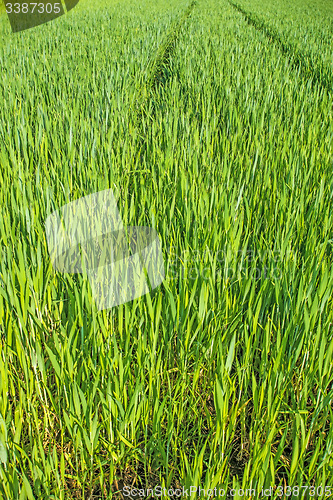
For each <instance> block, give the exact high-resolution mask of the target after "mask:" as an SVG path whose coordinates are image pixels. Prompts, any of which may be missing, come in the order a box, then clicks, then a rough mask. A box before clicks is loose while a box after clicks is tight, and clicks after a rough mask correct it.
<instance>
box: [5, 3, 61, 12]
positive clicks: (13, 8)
mask: <svg viewBox="0 0 333 500" xmlns="http://www.w3.org/2000/svg"><path fill="white" fill-rule="evenodd" d="M6 12H7V14H34V13H38V14H44V13H45V12H46V13H47V14H52V13H54V14H60V12H61V9H60V3H54V4H52V3H47V4H44V3H22V4H20V3H6Z"/></svg>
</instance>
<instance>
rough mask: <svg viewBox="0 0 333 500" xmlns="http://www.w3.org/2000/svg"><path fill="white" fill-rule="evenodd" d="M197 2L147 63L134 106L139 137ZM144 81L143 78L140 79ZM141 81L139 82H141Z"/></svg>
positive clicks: (169, 72)
mask: <svg viewBox="0 0 333 500" xmlns="http://www.w3.org/2000/svg"><path fill="white" fill-rule="evenodd" d="M196 3H197V0H192V2H191V3H190V5H189V6H188V7H187V9H186V10H185V12H184V13H183V15H182V16H181V17H180V18H179V19H178V20H177V21H176V22H175V23H174V24H173V25H172V26H171V28H170V30H169V31H168V33H167V35H166V37H165V39H164V41H163V42H162V43H161V45H160V46H159V47H158V49H157V51H156V53H155V56H154V57H153V58H151V60H150V62H149V63H148V71H147V73H146V74H147V77H146V79H145V81H143V83H141V86H140V88H139V91H138V94H137V97H136V100H135V105H134V110H133V111H134V126H135V127H136V128H137V129H138V130H139V131H140V136H141V137H142V138H144V136H145V134H144V131H143V130H142V120H143V119H144V118H146V117H147V116H149V114H148V110H147V107H148V105H149V104H152V108H151V109H152V111H153V113H150V118H153V115H154V110H155V105H156V103H157V102H158V95H157V93H158V90H159V89H160V88H161V87H163V86H164V85H165V83H166V82H167V81H168V79H169V78H170V77H171V74H172V72H171V68H170V66H171V60H172V55H173V52H174V50H175V47H176V44H177V41H178V38H179V36H180V33H181V29H182V27H183V25H184V23H185V21H186V20H187V18H188V17H189V16H190V15H191V13H192V11H193V9H194V7H195V5H196ZM142 80H144V78H142ZM142 80H141V81H142Z"/></svg>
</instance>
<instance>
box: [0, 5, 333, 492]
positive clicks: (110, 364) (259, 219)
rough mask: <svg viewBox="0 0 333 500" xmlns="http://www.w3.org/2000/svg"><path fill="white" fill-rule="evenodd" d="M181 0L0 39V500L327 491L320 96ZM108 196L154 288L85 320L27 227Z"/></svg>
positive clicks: (270, 52)
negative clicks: (154, 258) (144, 245)
mask: <svg viewBox="0 0 333 500" xmlns="http://www.w3.org/2000/svg"><path fill="white" fill-rule="evenodd" d="M189 4H190V2H187V1H184V2H178V1H176V0H173V1H170V2H168V5H166V3H165V2H163V1H162V0H160V1H158V2H151V1H148V0H147V1H142V2H140V3H137V2H125V1H123V2H120V3H118V4H114V3H112V2H110V3H107V2H100V3H99V4H98V6H96V9H95V10H93V9H91V8H89V9H86V8H85V5H86V4H85V3H84V2H83V1H82V4H81V2H80V7H77V12H76V13H75V11H74V10H73V11H72V13H71V14H70V15H68V16H63V17H62V18H61V19H59V20H57V21H55V22H52V23H48V24H46V25H43V26H42V27H39V28H38V30H37V28H36V29H34V30H31V31H27V32H25V33H20V34H17V35H15V36H10V30H9V26H8V24H6V22H5V21H3V22H2V24H1V34H0V37H1V41H0V59H1V60H2V61H4V66H3V72H2V79H1V80H0V99H1V101H2V102H3V103H4V105H3V107H1V108H0V185H1V190H0V196H1V205H0V206H1V208H0V251H1V260H0V332H1V344H0V374H1V375H0V478H1V480H0V495H2V496H3V497H4V498H6V499H7V498H8V499H13V500H14V499H16V498H29V499H30V498H36V499H40V498H57V500H58V499H64V500H67V499H70V498H73V499H74V498H80V497H81V498H93V496H92V494H93V493H94V494H96V495H99V497H98V498H111V486H113V488H114V490H115V489H116V487H117V485H118V487H120V486H119V485H120V484H128V485H129V484H130V483H132V481H133V480H136V484H137V485H139V484H140V482H139V481H141V484H142V485H143V486H145V487H146V488H147V487H148V486H150V487H151V486H154V485H156V484H161V485H162V486H167V487H170V486H173V487H176V486H178V485H184V486H185V487H189V486H191V485H192V486H199V485H200V486H201V487H202V488H206V489H207V488H214V487H215V486H217V487H221V488H222V487H223V488H225V489H226V490H227V489H228V488H229V489H230V488H232V487H239V488H240V487H243V488H250V487H252V488H256V489H257V490H258V489H260V490H261V488H262V487H264V488H268V487H270V486H275V487H277V486H278V485H281V484H282V485H284V484H288V485H290V486H294V485H308V486H311V485H316V486H318V485H322V486H323V487H324V488H325V486H333V484H332V470H333V469H332V468H333V460H332V442H333V441H332V439H333V434H332V425H331V423H332V408H331V404H332V396H333V386H332V378H333V377H332V359H333V336H332V323H333V313H332V297H333V270H332V269H331V263H332V242H333V237H332V236H333V235H332V229H331V228H332V223H333V212H332V194H333V179H332V174H331V169H332V137H333V128H332V127H333V125H332V123H333V122H332V100H331V95H330V94H329V93H328V92H327V90H325V89H323V88H321V86H320V85H311V84H310V82H309V81H308V80H307V79H306V78H305V77H304V76H302V75H301V74H298V73H297V71H295V68H294V67H293V65H292V63H291V61H290V59H289V58H288V57H286V56H284V55H283V54H282V53H281V52H279V51H278V49H277V47H276V46H275V45H274V44H271V43H269V41H268V40H267V37H265V35H264V34H261V33H260V32H258V31H257V30H256V29H255V28H254V27H250V26H249V25H248V24H247V23H246V22H245V20H244V17H243V16H242V15H241V14H240V13H237V12H236V11H235V10H234V9H233V8H232V7H231V6H230V5H229V3H228V2H227V1H226V0H223V2H217V1H216V0H209V1H208V2H206V1H205V2H204V1H203V0H198V2H197V5H196V6H195V8H194V9H193V10H192V11H191V14H190V15H189V16H188V17H186V18H183V16H184V12H186V9H187V8H188V6H189ZM119 5H121V8H119ZM74 13H75V15H74ZM180 19H183V21H182V26H181V29H180V31H179V36H178V38H177V43H176V44H174V46H173V47H172V56H170V57H169V58H163V57H162V56H163V50H162V49H161V47H162V48H163V47H166V46H167V45H165V40H166V38H165V37H166V35H167V34H169V33H170V30H171V31H172V27H173V26H175V27H176V26H178V21H179V20H180ZM37 33H38V36H37ZM156 54H157V55H158V54H162V56H161V57H160V58H158V57H157V55H156ZM156 60H158V61H160V62H161V61H162V62H161V64H164V65H165V68H164V70H165V73H164V78H163V81H161V80H158V81H157V79H155V80H154V83H155V84H154V85H153V86H151V88H149V92H148V93H147V94H146V96H145V97H148V98H147V99H146V100H145V101H144V102H142V101H140V99H139V97H140V95H141V94H140V92H141V91H142V88H143V85H145V83H146V84H147V85H148V86H149V82H150V81H151V80H150V76H151V75H150V74H149V71H150V69H151V68H152V67H153V68H154V66H153V64H152V63H153V62H154V61H156ZM147 82H148V83H147ZM158 82H159V83H158ZM137 100H138V101H139V103H140V105H141V106H143V108H144V112H143V113H141V114H140V118H141V122H140V123H138V121H137V110H136V108H135V107H133V103H135V102H136V101H137ZM108 188H110V189H112V190H113V191H114V194H115V196H116V198H117V200H118V208H119V211H120V212H121V216H122V219H123V221H124V223H125V224H128V225H130V226H140V225H146V226H150V227H154V228H155V229H156V230H157V231H158V233H159V235H160V237H161V240H162V244H163V254H164V258H165V267H166V279H165V281H164V282H163V284H162V285H161V286H160V287H158V288H157V289H155V290H154V291H153V292H152V294H151V295H149V294H148V295H145V296H143V297H141V298H139V299H135V300H134V301H132V302H129V303H126V304H123V305H120V306H118V307H116V308H114V309H112V310H106V311H101V312H100V311H98V310H97V308H96V306H95V304H94V301H93V298H92V296H91V291H90V288H89V284H88V282H86V281H85V280H84V279H83V277H82V276H80V275H78V276H77V275H75V276H74V275H61V274H60V273H55V272H54V271H53V269H52V265H51V262H50V259H49V256H48V252H47V244H46V237H45V227H44V223H45V220H46V218H47V216H48V215H49V214H50V213H51V212H52V211H53V210H56V209H58V208H59V207H61V206H62V205H64V204H66V203H68V202H70V201H73V200H75V199H78V198H80V197H81V196H85V195H88V194H91V193H95V192H97V191H101V190H103V189H108ZM126 481H127V483H126ZM192 496H193V498H195V495H192ZM234 498H241V497H240V496H235V497H234Z"/></svg>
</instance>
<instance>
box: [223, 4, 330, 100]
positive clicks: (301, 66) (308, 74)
mask: <svg viewBox="0 0 333 500" xmlns="http://www.w3.org/2000/svg"><path fill="white" fill-rule="evenodd" d="M228 2H229V4H230V5H231V6H232V7H233V8H234V9H236V10H237V11H238V12H240V13H241V14H242V15H243V16H244V18H245V20H246V22H247V23H248V24H249V25H250V26H253V27H254V28H255V29H256V30H257V31H260V32H261V33H263V34H264V35H265V36H266V37H267V38H268V39H270V40H271V41H273V42H274V43H276V45H278V47H279V48H280V49H281V51H282V52H283V54H284V55H286V56H287V57H288V58H289V60H290V61H291V63H292V65H293V67H294V68H295V69H297V70H299V71H300V73H301V75H302V76H303V77H304V78H307V79H312V83H314V84H318V85H320V86H321V87H323V88H324V89H325V90H327V91H328V92H329V93H332V90H333V79H332V78H330V77H329V73H330V71H329V68H327V67H326V66H325V65H323V64H322V63H319V64H318V65H316V64H314V63H313V62H312V61H311V59H309V58H308V57H307V56H306V55H305V54H303V53H302V52H300V51H299V50H297V48H296V47H295V46H294V45H293V44H291V43H286V41H285V40H284V39H283V37H282V36H281V34H280V33H279V32H278V31H277V30H276V29H274V28H272V27H270V26H268V25H267V24H266V23H265V22H264V21H262V20H261V19H260V18H259V17H257V16H255V15H254V14H251V13H250V12H247V11H246V10H245V9H243V8H242V7H241V6H240V5H238V4H236V3H234V2H233V1H232V0H228Z"/></svg>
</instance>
